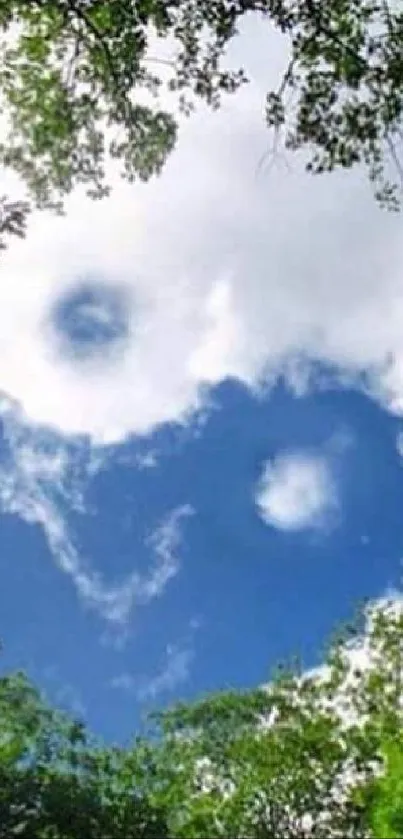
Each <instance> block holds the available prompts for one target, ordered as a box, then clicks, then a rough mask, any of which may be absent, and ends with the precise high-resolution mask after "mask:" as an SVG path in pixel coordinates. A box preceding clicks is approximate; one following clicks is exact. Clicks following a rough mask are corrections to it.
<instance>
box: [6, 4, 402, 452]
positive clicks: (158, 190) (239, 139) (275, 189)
mask: <svg viewBox="0 0 403 839" xmlns="http://www.w3.org/2000/svg"><path fill="white" fill-rule="evenodd" d="M268 44H270V49H269V48H268ZM268 55H270V56H271V58H270V62H269V65H268V62H267V56H268ZM234 60H236V61H238V60H241V62H242V63H244V64H245V65H246V66H247V67H249V68H250V70H251V74H252V77H253V83H252V84H251V85H250V86H248V87H247V88H245V90H244V91H243V92H241V93H240V94H239V95H237V96H236V97H235V98H233V99H232V100H231V101H227V103H226V104H225V107H224V108H223V110H222V111H221V112H219V113H216V114H208V115H207V114H206V113H205V112H204V111H203V109H201V110H200V112H199V114H198V115H197V116H195V117H193V118H192V119H191V120H190V121H189V122H188V123H187V124H186V125H185V126H184V127H183V130H182V133H181V139H180V142H179V146H178V149H177V151H176V152H175V153H174V155H173V156H172V158H171V159H170V160H169V162H168V165H167V167H166V169H165V171H164V173H163V174H162V176H161V178H159V179H158V180H155V181H153V182H152V183H149V184H147V185H144V184H138V185H135V186H124V185H123V184H122V183H117V185H116V188H115V192H114V194H113V196H112V198H111V199H108V200H107V201H105V202H101V203H97V204H91V203H90V202H89V201H87V200H86V199H85V198H83V196H82V195H81V193H80V192H77V193H76V194H75V196H74V197H73V198H72V200H71V201H70V202H69V205H68V215H67V217H66V218H64V219H55V218H48V217H46V216H38V217H37V218H36V219H34V220H33V222H32V224H31V227H30V231H29V236H28V239H27V241H26V242H24V243H21V244H20V243H17V244H15V243H13V244H12V246H11V247H10V250H9V252H8V253H7V254H6V255H4V256H2V281H1V284H0V336H1V338H0V341H1V352H0V387H1V388H2V389H3V390H4V391H5V392H7V393H8V394H10V395H11V396H12V397H13V398H15V399H16V400H17V401H18V402H19V403H20V404H21V405H22V407H23V409H24V410H25V412H26V413H27V415H28V416H29V417H30V418H31V419H32V420H34V421H36V422H41V423H46V424H49V425H51V426H53V427H55V428H57V429H58V430H59V431H61V432H64V433H75V432H77V433H82V432H86V433H88V434H89V435H91V437H92V438H93V439H94V440H95V441H98V442H103V441H111V440H119V439H121V438H123V437H124V436H125V435H127V434H130V433H131V432H135V433H147V432H148V431H150V430H151V429H152V428H154V427H155V426H156V425H158V424H159V423H162V422H164V421H167V420H172V419H181V418H184V417H187V416H188V414H189V411H192V410H193V409H194V408H195V407H197V406H198V405H199V404H200V398H201V397H200V393H201V392H202V391H201V389H200V388H201V386H202V385H205V384H210V383H214V382H217V381H218V380H220V379H222V378H223V377H224V376H226V375H231V376H235V377H238V378H239V379H241V380H242V381H244V382H246V383H247V384H249V385H250V386H251V387H255V386H257V385H258V384H259V382H261V381H262V379H264V378H265V377H267V376H269V377H273V378H275V376H276V375H277V374H278V373H279V372H280V371H281V370H283V369H284V367H286V368H287V369H288V370H290V368H289V366H288V362H289V359H290V358H292V357H293V356H294V355H295V354H301V353H302V354H303V355H304V356H306V357H308V358H312V359H321V360H322V361H325V362H329V363H331V364H335V365H336V366H337V367H338V368H339V369H340V370H341V371H343V375H344V376H346V377H347V378H348V379H350V380H352V379H354V377H355V376H356V374H357V373H359V372H360V371H361V370H367V371H370V372H371V377H370V388H371V391H372V392H373V393H374V394H376V395H377V396H378V397H379V398H380V399H381V400H382V401H383V403H384V405H385V406H387V407H388V408H391V409H392V410H396V411H398V412H401V410H402V407H403V329H402V323H403V274H402V258H403V243H402V237H401V218H393V217H392V216H390V215H387V214H386V213H382V212H381V211H380V210H378V209H377V208H376V207H375V205H374V203H373V201H372V197H371V194H370V190H369V187H368V189H367V187H366V186H364V185H363V184H362V182H361V179H360V178H359V177H355V176H354V175H352V174H351V173H347V175H346V176H345V177H341V176H340V177H338V176H331V177H329V178H325V177H323V178H318V179H315V178H312V177H309V176H307V175H303V174H302V161H300V160H299V159H298V158H297V159H296V160H294V161H293V163H294V167H293V169H292V170H291V171H287V169H286V168H285V167H283V166H282V165H281V160H279V161H278V165H277V166H274V167H270V168H269V166H268V161H267V162H266V159H265V154H266V153H267V151H268V149H269V147H270V138H269V136H268V134H267V132H266V130H265V127H264V120H263V105H264V91H265V89H266V88H267V86H268V85H269V84H270V83H272V82H275V81H276V78H277V76H278V71H279V70H280V69H281V67H282V66H283V60H284V55H283V54H282V51H281V49H279V46H278V43H277V41H276V40H275V39H273V38H272V36H271V33H270V31H266V30H265V27H264V25H263V24H262V22H261V21H260V19H259V20H258V21H257V22H254V21H253V20H250V21H249V22H248V25H247V26H246V27H245V32H244V34H243V36H242V37H240V38H239V39H238V42H237V45H236V47H235V49H234ZM259 162H261V163H262V165H261V166H260V167H259ZM82 282H84V283H86V284H87V288H88V285H89V286H91V284H92V283H93V284H94V288H96V289H97V290H98V291H97V294H98V297H97V294H95V299H94V300H93V301H92V304H91V305H88V301H87V305H86V306H85V305H84V304H83V305H82V307H81V309H80V310H76V314H77V316H79V317H80V318H81V319H82V318H83V317H84V315H85V316H86V317H87V318H89V319H90V320H91V318H92V325H93V327H94V330H95V329H96V328H98V329H99V328H100V325H101V324H100V319H101V320H102V322H103V324H104V325H105V324H109V327H111V329H112V333H113V331H114V329H115V327H116V326H117V321H116V317H117V315H116V312H117V311H118V310H119V311H121V309H122V303H123V302H124V311H125V322H124V323H123V324H121V337H122V339H124V340H122V341H120V342H119V345H118V346H117V345H115V344H114V348H115V349H116V352H113V353H111V352H109V351H108V352H105V340H104V341H103V342H101V344H100V347H98V349H97V346H96V341H95V340H94V344H93V347H92V352H91V353H90V355H89V356H88V354H87V356H86V358H85V359H84V360H83V358H82V357H80V358H77V355H75V354H74V353H70V352H67V351H66V343H65V341H64V342H63V341H62V340H60V338H61V337H63V335H61V334H60V329H61V327H60V323H59V325H58V326H57V324H56V326H57V328H56V329H55V323H54V313H55V311H57V310H58V306H60V304H61V303H63V302H64V303H66V302H67V303H69V302H70V305H72V304H73V301H74V299H75V300H76V302H77V297H75V295H77V290H79V289H80V284H81V283H82ZM102 289H103V290H102ZM100 297H101V298H102V301H101V299H100ZM108 300H109V303H108V302H107V301H108ZM113 301H114V302H113ZM52 318H53V320H52ZM57 329H59V334H58V333H57ZM112 333H111V334H112ZM64 337H66V336H65V335H64ZM112 343H113V342H112ZM108 346H109V345H108Z"/></svg>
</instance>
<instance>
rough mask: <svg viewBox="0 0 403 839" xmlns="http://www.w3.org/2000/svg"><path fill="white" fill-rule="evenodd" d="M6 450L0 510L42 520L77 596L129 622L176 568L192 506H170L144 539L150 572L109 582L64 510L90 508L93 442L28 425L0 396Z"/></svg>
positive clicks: (0, 473) (94, 462) (115, 621)
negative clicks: (93, 562)
mask: <svg viewBox="0 0 403 839" xmlns="http://www.w3.org/2000/svg"><path fill="white" fill-rule="evenodd" d="M2 421H3V434H4V442H5V447H4V453H3V454H2V460H1V462H0V506H1V509H2V511H3V512H5V513H11V514H14V515H18V516H20V518H21V519H23V520H24V521H26V522H28V523H30V524H37V525H39V526H40V527H41V528H42V530H43V533H44V536H45V538H46V540H47V543H48V547H49V550H50V552H51V554H52V556H53V558H54V560H55V562H56V564H57V566H58V567H59V568H60V570H61V571H63V573H65V574H67V575H68V576H69V577H70V579H71V581H72V583H73V585H74V586H75V588H76V591H77V593H78V595H79V596H80V598H81V599H82V600H83V601H84V602H85V603H86V604H87V605H88V606H90V607H92V608H94V609H95V610H96V611H98V613H99V614H100V615H102V616H103V617H104V618H105V619H107V620H108V621H110V622H111V623H113V624H118V625H124V624H125V623H127V621H128V619H129V617H130V615H131V613H132V611H133V608H134V607H135V606H136V605H137V604H146V603H148V602H150V601H151V600H153V599H154V598H156V597H160V596H161V595H162V593H163V592H164V590H165V587H166V585H167V584H168V582H169V581H170V580H171V579H172V578H173V577H174V576H175V575H176V574H177V573H178V571H179V567H180V561H179V556H178V550H179V546H180V536H181V530H180V525H181V521H182V519H183V518H184V517H186V516H188V515H190V514H191V513H192V512H193V511H192V509H191V507H190V506H189V505H183V506H182V507H178V508H177V509H175V510H173V511H171V513H170V514H169V515H168V516H167V517H166V519H165V520H163V521H162V522H161V524H160V525H159V526H158V527H157V528H156V529H155V531H154V532H153V533H152V534H151V536H150V537H149V539H148V545H149V547H150V554H151V556H152V563H151V565H150V568H149V570H148V572H147V573H145V574H144V575H140V574H139V573H138V572H137V571H136V570H134V571H133V572H132V573H131V574H130V575H128V576H127V577H126V578H125V579H124V580H123V581H119V582H111V581H106V580H105V579H103V577H102V575H101V574H100V573H98V572H97V571H95V570H94V569H93V568H91V566H90V564H89V562H88V561H87V560H86V559H85V558H84V557H82V555H81V553H80V551H79V549H78V548H77V546H76V544H75V541H74V536H73V534H72V533H71V527H70V525H69V514H70V513H71V511H75V512H76V513H78V514H83V515H85V514H88V513H90V512H91V511H90V510H89V509H88V506H87V503H86V498H85V489H86V486H87V482H88V478H89V476H91V475H92V474H93V472H94V469H96V468H99V457H98V452H97V450H92V451H91V450H88V449H86V447H85V446H80V445H79V444H78V443H76V444H74V445H73V444H70V445H68V444H67V443H66V442H63V440H61V438H60V437H58V436H57V435H52V434H50V433H49V432H46V431H45V430H43V429H42V430H41V429H38V428H33V427H32V426H29V425H26V424H25V423H24V422H23V421H22V419H21V417H20V416H19V415H18V412H16V410H15V408H14V407H13V406H12V405H10V404H9V403H7V401H6V400H4V402H3V409H2Z"/></svg>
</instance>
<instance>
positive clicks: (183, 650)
mask: <svg viewBox="0 0 403 839" xmlns="http://www.w3.org/2000/svg"><path fill="white" fill-rule="evenodd" d="M193 658H194V652H193V650H192V649H191V648H190V647H189V646H184V645H179V644H168V645H167V647H166V650H165V661H164V664H163V666H162V668H161V670H160V671H159V672H158V673H157V674H156V675H155V676H151V677H148V678H143V677H136V676H134V675H132V674H130V673H121V674H119V675H118V676H115V677H114V678H113V679H112V680H111V682H110V685H111V687H113V688H117V689H119V690H123V691H126V692H129V693H132V694H134V695H135V696H136V698H137V699H138V700H139V701H140V702H145V701H148V700H154V699H156V697H157V696H160V695H162V694H168V693H172V692H173V691H174V690H175V688H177V687H179V685H181V684H183V683H184V682H186V681H187V680H188V678H189V674H190V666H191V663H192V661H193Z"/></svg>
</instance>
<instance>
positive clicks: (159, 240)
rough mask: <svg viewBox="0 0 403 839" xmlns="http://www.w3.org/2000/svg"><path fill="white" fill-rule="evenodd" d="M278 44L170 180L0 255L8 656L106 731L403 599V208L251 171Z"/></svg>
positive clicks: (348, 190) (245, 679)
mask: <svg viewBox="0 0 403 839" xmlns="http://www.w3.org/2000/svg"><path fill="white" fill-rule="evenodd" d="M266 35H267V33H263V29H262V27H260V28H259V26H258V25H255V24H253V22H252V23H250V25H249V24H248V26H247V27H245V31H244V33H243V35H242V37H241V38H240V39H239V43H238V44H237V47H236V49H237V50H238V53H239V56H241V58H242V60H245V63H247V64H249V67H250V69H251V73H252V78H253V82H252V84H251V85H250V86H249V87H248V89H246V90H245V91H244V92H242V93H241V94H240V95H239V96H238V97H237V98H236V99H233V100H231V102H230V103H227V104H226V105H225V106H224V108H223V110H222V111H221V112H219V113H217V114H210V115H207V114H206V113H205V112H203V110H201V111H200V112H199V114H198V115H196V116H195V117H194V118H192V120H190V121H189V122H187V123H186V124H185V125H183V126H182V131H181V134H180V140H179V144H178V148H177V150H176V151H175V152H174V154H173V155H172V157H171V159H170V160H169V162H168V163H167V166H166V169H165V170H164V172H163V174H162V176H161V177H160V178H158V179H157V180H155V181H153V182H151V183H149V184H147V185H144V184H141V185H134V186H133V185H132V186H128V185H124V184H122V183H121V182H120V181H119V180H118V178H117V177H116V176H115V175H116V173H114V172H112V177H113V178H115V181H114V186H115V188H114V191H113V194H112V197H111V198H110V199H108V200H107V201H105V202H98V203H97V204H92V203H91V202H90V201H89V199H87V198H86V197H85V196H83V194H82V193H81V192H80V191H79V190H77V191H76V192H75V194H74V195H73V196H72V198H71V200H70V201H69V202H68V206H67V215H66V217H65V218H62V219H60V218H53V217H50V216H47V215H46V214H38V215H37V216H36V217H35V218H34V219H33V220H32V223H31V226H30V229H29V233H28V236H27V239H26V240H25V241H24V242H21V243H20V242H18V243H17V244H15V243H14V244H13V245H12V246H11V247H10V248H9V250H8V252H7V253H6V254H5V255H2V281H1V284H0V341H1V352H0V391H1V393H2V398H1V400H0V421H1V438H0V473H1V474H0V509H1V515H0V539H1V545H2V550H1V552H0V563H1V587H0V614H1V626H0V635H1V637H2V638H3V643H4V648H5V649H4V653H3V655H2V660H3V665H2V666H3V667H4V668H13V667H22V668H24V669H26V670H27V671H28V672H29V673H30V674H31V675H32V676H33V677H34V678H35V680H36V681H37V682H38V684H39V685H40V686H41V687H42V688H43V689H44V690H45V691H46V692H47V694H48V695H49V697H50V698H51V699H52V701H54V702H56V703H58V704H59V705H61V706H63V707H66V708H69V709H70V710H72V711H73V712H74V713H78V714H83V715H84V716H85V718H86V719H87V720H88V722H89V724H90V726H91V727H92V728H94V729H95V730H96V731H97V732H98V733H100V734H102V735H103V736H105V737H106V738H108V739H117V740H119V741H125V740H126V739H127V738H128V737H129V736H130V735H131V734H132V733H133V732H134V731H135V730H136V728H137V727H138V726H139V725H140V723H141V719H142V715H143V713H144V712H145V711H146V710H147V709H149V708H151V707H155V705H157V706H160V705H165V704H167V703H170V702H173V701H174V700H175V699H177V698H179V697H188V698H190V697H194V696H198V695H201V694H202V693H203V692H205V691H208V690H214V689H220V688H228V687H246V686H252V685H257V684H259V683H261V682H262V681H264V680H265V679H266V678H267V676H268V673H269V670H270V667H271V666H273V665H275V664H276V663H278V661H279V660H281V659H283V658H284V657H287V656H290V655H292V654H293V653H299V654H301V656H302V658H303V661H304V663H305V664H306V666H307V667H310V666H313V665H315V664H317V663H319V662H320V661H321V657H322V654H323V648H324V644H325V642H326V640H327V638H328V636H329V634H330V633H331V632H332V631H333V630H334V629H335V628H336V626H337V625H338V623H340V621H343V620H346V619H348V618H349V617H351V616H352V615H353V612H354V609H355V607H356V605H357V602H358V601H359V600H360V599H362V598H364V597H368V598H371V599H374V598H377V597H380V596H382V595H383V594H384V593H385V592H387V591H391V590H392V591H397V590H399V589H400V585H401V556H402V550H403V525H402V516H401V497H402V490H403V460H402V458H403V445H402V440H403V437H402V434H403V419H402V406H403V338H402V336H403V284H402V267H403V245H402V236H401V216H400V217H393V216H390V215H387V214H386V213H385V212H382V211H381V210H380V209H378V208H377V207H376V206H375V204H374V202H373V200H372V196H371V192H370V188H369V187H368V186H367V185H366V184H365V183H364V181H363V179H362V178H361V176H360V173H358V174H357V175H353V174H351V173H347V175H346V176H337V175H335V176H331V177H323V178H320V179H314V178H311V177H309V176H308V175H304V174H303V167H302V163H301V161H299V160H298V159H297V160H296V161H293V165H292V168H291V170H289V169H288V168H287V167H284V166H282V165H281V161H278V165H277V166H276V167H273V168H271V169H270V171H269V170H268V169H267V168H265V165H263V166H262V167H260V168H259V161H261V160H262V159H263V160H264V159H265V154H266V152H267V149H268V136H267V133H266V131H265V128H264V124H263V120H262V102H263V100H264V91H265V90H266V89H267V87H268V86H269V84H270V79H272V77H273V78H275V76H276V73H277V72H278V68H279V67H280V66H281V62H282V60H283V58H284V56H283V54H282V52H281V49H280V47H278V45H277V42H275V41H274V40H272V50H271V53H270V56H271V57H270V62H269V63H268V62H267V40H266ZM271 37H272V35H270V38H271ZM239 56H238V57H239ZM6 186H7V187H9V186H10V185H9V184H8V183H6V182H5V183H4V187H6ZM12 186H13V188H16V185H15V183H14V184H12ZM17 186H18V184H17Z"/></svg>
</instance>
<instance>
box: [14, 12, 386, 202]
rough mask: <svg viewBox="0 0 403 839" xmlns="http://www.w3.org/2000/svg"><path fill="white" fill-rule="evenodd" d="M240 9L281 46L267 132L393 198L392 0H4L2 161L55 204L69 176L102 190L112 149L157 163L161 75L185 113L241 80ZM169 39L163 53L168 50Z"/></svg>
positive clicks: (138, 163)
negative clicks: (237, 64) (357, 174)
mask: <svg viewBox="0 0 403 839" xmlns="http://www.w3.org/2000/svg"><path fill="white" fill-rule="evenodd" d="M249 12H251V13H255V15H257V16H260V20H261V25H262V26H274V27H275V28H277V29H278V30H279V31H281V32H282V33H283V35H284V38H285V41H286V43H287V44H288V46H289V50H290V53H289V54H290V61H289V64H288V68H287V70H286V73H285V75H284V77H283V79H282V81H281V83H280V85H279V88H278V89H277V90H276V91H269V92H268V94H267V103H266V117H267V123H268V125H269V126H270V127H271V129H273V130H274V131H275V133H276V134H277V137H278V136H279V135H281V137H282V138H283V139H284V143H285V146H286V147H287V148H289V149H292V150H297V149H304V150H306V152H307V168H308V169H309V170H311V171H313V172H322V171H328V170H329V171H331V170H333V169H337V168H350V167H352V166H355V165H357V164H359V163H363V164H364V165H365V166H366V167H367V169H368V173H369V176H370V178H371V180H373V182H374V184H375V192H376V195H377V198H378V199H379V200H380V201H381V202H382V203H384V204H385V205H386V206H388V207H391V208H395V207H397V203H398V189H399V187H400V185H401V166H400V158H399V154H400V147H401V136H402V135H401V130H402V109H403V50H402V43H403V34H402V33H403V10H402V4H401V0H397V2H396V0H395V2H394V3H393V4H392V3H391V4H390V5H389V4H388V2H387V0H327V1H326V3H323V2H322V0H0V27H1V29H2V44H1V62H0V102H1V107H2V112H3V113H5V114H6V115H7V118H8V121H9V132H8V135H7V136H6V138H5V139H4V141H3V142H2V143H1V144H0V163H1V164H2V165H3V166H4V167H6V168H10V169H12V170H14V171H16V172H17V173H18V174H19V175H20V176H21V177H22V179H23V180H24V182H25V183H26V185H27V187H28V191H29V195H30V197H31V198H32V199H33V201H34V203H35V204H36V205H37V206H39V207H51V208H53V209H56V210H60V209H61V207H62V203H63V198H64V197H65V196H66V195H67V194H68V193H69V192H70V191H71V190H72V189H73V187H74V186H75V185H76V184H79V183H82V184H85V185H86V187H87V190H88V193H89V194H90V195H91V196H92V197H94V198H101V197H103V196H105V195H107V194H108V192H109V189H110V184H109V183H108V180H107V177H106V174H105V169H106V164H107V160H108V158H115V159H117V160H118V161H120V162H121V169H122V175H123V177H125V178H126V179H127V180H129V181H132V180H133V179H134V178H136V177H138V178H141V179H144V180H147V179H148V178H149V177H151V176H152V175H155V174H158V173H159V172H160V171H161V168H162V166H163V164H164V162H165V160H166V158H167V156H168V154H169V153H170V152H171V151H172V149H173V148H174V145H175V142H176V137H177V119H176V116H175V115H174V113H170V112H169V111H167V110H166V107H165V106H164V104H163V102H162V98H161V93H162V91H163V90H164V87H165V85H167V87H168V88H169V89H171V90H172V91H176V93H177V95H178V100H179V103H180V105H181V107H182V110H184V111H185V112H186V113H188V112H189V111H190V110H191V108H192V107H193V105H194V102H195V99H197V98H201V99H203V100H205V101H206V102H207V103H208V104H210V105H211V106H212V107H218V106H219V104H220V98H221V95H222V94H223V93H233V92H235V91H236V90H237V89H238V88H239V86H240V85H242V84H244V83H245V81H246V80H247V67H245V68H235V69H234V71H231V72H230V71H228V69H227V68H226V66H225V53H226V48H227V46H228V44H229V42H231V41H232V39H233V38H234V37H235V36H236V34H237V30H238V28H239V26H240V24H241V23H242V19H243V17H244V16H245V15H246V14H247V13H249ZM166 39H169V43H170V45H171V46H172V59H171V60H167V61H164V60H162V59H161V57H159V56H158V44H159V43H160V42H161V40H166ZM150 44H152V52H153V54H151V52H150ZM268 60H270V56H268ZM162 67H163V73H161V71H162ZM163 76H164V79H163ZM144 91H146V92H147V96H148V98H147V100H146V99H145V98H144ZM145 101H148V103H149V104H145ZM389 160H391V161H392V164H393V166H394V170H393V171H394V178H392V180H390V178H389V177H388V165H389V163H388V162H389Z"/></svg>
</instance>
